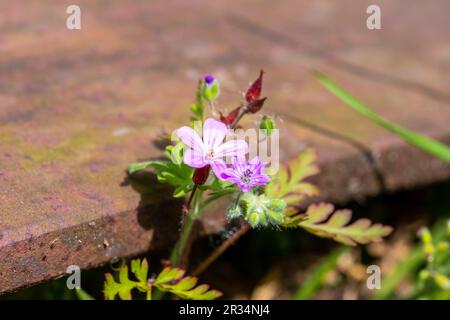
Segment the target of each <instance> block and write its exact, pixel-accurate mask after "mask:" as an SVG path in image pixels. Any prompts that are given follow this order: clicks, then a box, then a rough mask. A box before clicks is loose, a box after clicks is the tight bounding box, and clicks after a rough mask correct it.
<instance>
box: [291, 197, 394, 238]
mask: <svg viewBox="0 0 450 320" xmlns="http://www.w3.org/2000/svg"><path fill="white" fill-rule="evenodd" d="M351 218H352V213H351V211H350V210H337V211H334V206H333V205H332V204H327V203H319V204H313V205H310V206H309V207H308V209H307V211H306V213H305V214H299V215H296V216H292V217H290V218H288V219H287V220H286V221H285V222H284V223H283V226H284V227H287V228H294V227H301V228H304V229H305V230H307V231H309V232H311V233H313V234H315V235H317V236H319V237H324V238H331V239H333V240H335V241H337V242H340V243H343V244H346V245H351V246H354V245H356V244H358V243H359V244H367V243H369V242H376V241H380V240H381V239H382V237H385V236H387V235H389V234H390V233H391V232H392V228H391V227H389V226H383V225H381V224H378V223H376V224H372V223H371V221H370V220H369V219H359V220H356V221H355V222H353V223H351V224H348V223H349V222H350V220H351Z"/></svg>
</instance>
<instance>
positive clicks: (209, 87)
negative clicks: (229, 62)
mask: <svg viewBox="0 0 450 320" xmlns="http://www.w3.org/2000/svg"><path fill="white" fill-rule="evenodd" d="M201 91H202V96H203V98H204V99H205V100H206V101H213V100H215V99H217V97H218V96H219V92H220V88H219V81H217V79H215V78H214V77H213V76H211V75H206V76H205V77H204V79H203V85H202V88H201Z"/></svg>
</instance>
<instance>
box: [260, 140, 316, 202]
mask: <svg viewBox="0 0 450 320" xmlns="http://www.w3.org/2000/svg"><path fill="white" fill-rule="evenodd" d="M316 160H317V154H316V152H315V150H314V149H306V150H305V151H303V152H302V153H300V155H299V156H298V157H297V158H296V159H294V160H292V161H291V162H289V165H288V166H287V167H281V168H280V170H279V171H278V173H277V175H276V176H274V177H272V181H271V182H270V183H269V184H268V185H267V186H266V188H265V193H266V195H267V196H269V197H270V198H280V199H283V200H285V201H286V204H287V205H297V204H299V203H300V202H301V201H302V200H303V199H304V198H305V197H311V196H316V195H318V194H319V189H318V188H317V187H316V186H314V185H312V184H310V183H307V182H304V180H305V179H306V178H308V177H310V176H313V175H315V174H317V173H318V172H319V168H318V167H317V165H316V164H315V162H316Z"/></svg>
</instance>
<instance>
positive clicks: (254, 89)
mask: <svg viewBox="0 0 450 320" xmlns="http://www.w3.org/2000/svg"><path fill="white" fill-rule="evenodd" d="M263 74H264V70H261V71H260V72H259V77H258V79H256V80H255V81H254V82H253V83H252V84H251V85H250V88H248V90H247V93H246V94H245V100H247V102H248V103H251V102H253V101H255V100H258V99H259V97H260V96H261V88H262V79H263Z"/></svg>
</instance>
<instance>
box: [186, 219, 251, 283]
mask: <svg viewBox="0 0 450 320" xmlns="http://www.w3.org/2000/svg"><path fill="white" fill-rule="evenodd" d="M250 229H251V227H250V225H249V224H248V223H245V224H244V225H242V227H241V228H240V229H239V230H238V231H236V232H235V233H234V234H233V235H232V236H231V237H229V238H228V239H227V240H226V241H224V242H223V243H222V244H221V245H220V246H219V247H218V248H217V249H216V250H214V252H213V253H211V254H210V255H209V257H208V258H207V259H206V260H204V261H203V262H202V263H201V264H200V265H199V266H198V267H197V268H196V269H195V270H194V272H193V273H192V275H193V276H198V275H200V274H201V273H202V272H203V271H205V270H206V269H207V268H208V267H209V266H210V265H211V264H212V263H213V262H214V261H216V259H217V258H218V257H220V255H222V253H224V252H225V251H226V250H227V249H228V248H229V247H230V246H231V245H232V244H234V243H235V242H236V241H237V240H238V239H239V238H240V237H242V236H243V235H244V234H246V233H247V232H248V231H249V230H250Z"/></svg>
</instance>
